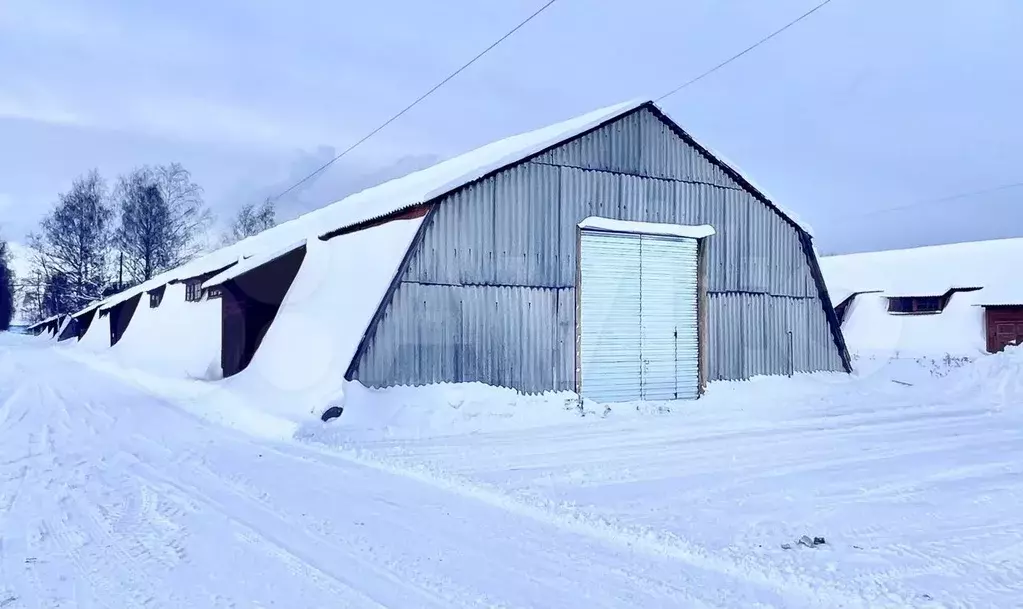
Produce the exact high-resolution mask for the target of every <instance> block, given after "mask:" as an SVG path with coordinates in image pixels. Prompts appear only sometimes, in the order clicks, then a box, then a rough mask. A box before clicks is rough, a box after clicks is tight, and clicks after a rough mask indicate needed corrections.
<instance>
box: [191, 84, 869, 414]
mask: <svg viewBox="0 0 1023 609" xmlns="http://www.w3.org/2000/svg"><path fill="white" fill-rule="evenodd" d="M296 223H297V224H296ZM289 224H291V225H292V226H291V227H290V228H289V225H288V224H285V225H282V226H280V227H277V228H275V229H271V230H270V231H267V232H268V233H273V232H275V231H279V232H287V233H289V234H290V235H291V236H292V237H294V238H295V239H296V240H295V241H294V242H293V243H292V244H290V245H285V246H280V247H278V248H277V249H273V250H270V249H267V250H265V251H264V252H262V253H261V254H256V255H253V256H251V257H250V258H248V259H246V260H244V261H242V262H240V263H239V264H238V265H236V266H234V267H231V268H229V269H227V270H226V271H225V272H223V273H221V274H220V275H218V276H216V277H213V278H211V279H210V280H209V281H207V282H206V283H205V284H204V288H205V289H214V288H218V287H220V288H222V291H223V294H224V295H225V297H224V299H223V307H224V308H223V328H224V335H223V336H224V341H223V348H224V354H223V358H224V360H223V361H224V362H225V366H224V368H225V372H228V371H229V370H230V371H231V372H234V371H235V370H236V369H238V370H240V369H241V368H247V369H246V374H248V375H250V376H253V375H254V376H257V377H260V378H263V379H264V380H269V382H270V384H271V385H274V386H277V387H282V386H283V387H290V388H294V389H296V390H302V389H305V388H307V387H309V386H314V385H322V384H331V383H334V382H335V381H336V382H337V383H339V382H340V380H341V377H342V376H343V377H344V378H346V379H348V380H353V381H360V382H361V383H363V384H365V385H368V386H389V385H399V384H409V385H418V384H427V383H437V382H468V381H481V382H484V383H489V384H493V385H499V386H506V387H512V388H515V389H518V390H521V391H525V392H541V391H548V390H579V391H580V392H581V393H582V394H583V395H585V396H588V397H593V398H597V399H601V400H605V401H614V400H630V399H675V398H692V397H696V396H697V395H698V394H699V392H700V390H701V388H702V386H703V385H704V383H705V382H706V381H708V380H718V379H745V378H749V377H751V376H753V375H759V374H789V373H792V372H802V371H818V370H835V371H842V370H848V366H849V362H848V355H847V353H846V350H845V346H844V341H843V338H842V335H841V331H840V329H839V324H838V320H837V318H836V317H835V315H834V311H833V309H832V307H831V303H830V300H829V297H828V294H827V290H826V288H825V284H824V281H823V277H822V275H821V272H820V269H819V267H818V264H817V259H816V257H815V254H814V248H813V245H812V240H811V236H810V234H809V233H808V231H807V230H806V228H805V227H804V226H803V225H801V224H800V223H799V222H798V221H797V220H796V219H795V218H794V217H793V216H792V215H790V214H788V213H786V212H785V211H783V210H782V209H780V208H779V207H778V206H777V205H776V204H775V203H774V202H772V201H771V200H769V199H768V198H767V197H766V196H764V194H762V192H761V191H759V190H757V189H756V188H755V187H754V186H753V185H752V184H750V182H749V181H747V180H746V179H745V178H744V177H743V176H742V175H740V174H739V173H738V172H737V171H736V170H734V169H733V168H732V167H730V166H729V165H726V164H725V163H724V162H723V161H722V160H720V159H719V158H718V157H716V156H714V155H713V154H712V153H710V152H709V151H708V150H707V149H706V148H704V147H702V146H701V145H699V144H698V143H697V142H696V141H695V140H693V138H692V137H690V136H689V135H688V134H687V133H685V132H684V131H683V130H682V129H681V128H680V127H679V126H678V125H677V124H676V123H674V122H673V121H672V120H671V119H670V118H668V117H667V116H666V115H665V114H664V113H663V112H662V111H661V110H660V109H659V108H658V107H657V106H656V105H655V104H653V103H652V102H632V103H627V104H621V105H618V106H614V107H611V108H606V109H603V110H599V111H596V112H593V113H590V114H587V115H585V116H582V117H579V118H577V119H573V120H570V121H567V122H564V123H561V124H557V125H554V126H552V127H548V128H545V129H541V130H539V131H535V132H531V133H526V134H523V135H519V136H515V137H512V138H509V139H507V140H503V141H500V142H497V143H494V144H490V145H488V146H484V147H483V148H480V149H478V150H475V151H473V152H470V153H467V154H465V155H462V156H459V157H455V158H453V159H450V160H448V161H445V162H442V163H440V164H438V165H436V166H434V167H431V168H428V169H425V170H423V171H419V172H416V173H413V174H410V175H408V176H406V177H404V178H400V179H397V180H393V181H391V182H387V183H385V184H382V185H380V186H377V187H374V188H370V189H368V190H366V191H363V192H360V193H357V194H355V195H352V196H350V197H348V198H346V199H344V200H342V201H340V202H338V203H335V204H333V205H331V206H328V207H326V208H324V209H322V210H319V211H317V212H313V213H312V214H308V215H307V216H303V217H302V218H299V219H298V220H296V221H295V223H289ZM296 226H301V227H304V231H305V234H303V235H300V234H298V233H300V232H301V231H296V230H295V227H296ZM300 236H301V237H303V238H302V239H298V237H300ZM269 241H275V242H277V243H279V242H280V241H281V239H274V240H268V242H269ZM299 249H301V251H302V256H301V257H302V260H301V261H300V264H295V263H294V261H293V262H292V263H291V264H287V263H286V260H287V257H288V256H289V254H290V253H291V252H294V251H298V250H299ZM271 265H276V266H277V267H278V269H277V270H276V271H273V272H271V271H269V270H268V267H269V266H271ZM258 273H263V274H264V275H265V276H266V277H271V276H273V277H274V279H272V280H271V279H265V280H255V279H254V277H255V275H256V274H258ZM274 286H275V287H274ZM271 288H272V289H271ZM282 288H283V289H282ZM259 292H264V293H259ZM246 315H251V316H252V318H251V319H249V320H247V321H246V320H245V319H244V318H245V316H246ZM271 320H272V323H269V322H270V321H271ZM246 362H248V366H246V365H245V364H246Z"/></svg>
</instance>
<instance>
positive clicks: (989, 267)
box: [821, 239, 1023, 356]
mask: <svg viewBox="0 0 1023 609" xmlns="http://www.w3.org/2000/svg"><path fill="white" fill-rule="evenodd" d="M1020 260H1023V239H1000V240H993V241H978V242H971V243H955V244H949V245H938V246H929V247H919V248H913V249H905V250H892V251H883V252H868V253H863V254H849V255H844V256H829V257H825V258H822V259H821V267H822V269H823V271H824V276H825V278H826V279H827V282H828V289H829V292H830V293H831V295H832V298H833V301H834V302H835V311H836V314H837V315H838V317H839V319H840V321H841V322H842V327H843V333H844V334H845V336H846V339H847V341H848V343H849V347H850V349H852V350H853V351H854V352H857V351H864V352H872V351H875V352H879V351H892V352H894V351H899V352H903V353H906V354H913V355H925V354H927V355H942V354H946V353H947V354H951V355H963V356H968V355H973V354H977V353H983V352H989V353H995V352H998V351H1001V350H1002V349H1004V348H1005V347H1006V346H1008V345H1014V344H1023V282H1020V281H1018V280H1017V279H1016V277H1017V276H1018V275H1019V270H1018V268H1016V267H1017V266H1018V265H1019V261H1020Z"/></svg>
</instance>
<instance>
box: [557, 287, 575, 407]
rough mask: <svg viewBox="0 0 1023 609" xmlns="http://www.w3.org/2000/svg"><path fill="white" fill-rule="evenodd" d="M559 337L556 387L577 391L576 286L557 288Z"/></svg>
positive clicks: (559, 389) (560, 389)
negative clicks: (565, 288) (563, 288)
mask: <svg viewBox="0 0 1023 609" xmlns="http://www.w3.org/2000/svg"><path fill="white" fill-rule="evenodd" d="M556 298H557V303H556V305H555V306H557V309H558V338H557V343H556V345H555V349H556V352H555V354H554V366H555V367H554V389H556V390H558V391H575V372H576V371H575V366H576V361H575V313H576V310H575V288H570V289H567V290H557V292H556Z"/></svg>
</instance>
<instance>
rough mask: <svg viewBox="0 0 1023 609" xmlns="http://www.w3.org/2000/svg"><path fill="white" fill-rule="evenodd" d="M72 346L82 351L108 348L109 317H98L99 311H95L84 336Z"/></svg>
mask: <svg viewBox="0 0 1023 609" xmlns="http://www.w3.org/2000/svg"><path fill="white" fill-rule="evenodd" d="M72 340H73V339H72ZM72 344H73V345H74V346H76V347H77V348H78V349H81V350H83V351H102V350H104V349H106V348H108V347H110V316H109V315H105V316H103V317H100V315H99V311H96V312H95V313H94V314H93V316H92V323H90V324H89V329H88V330H87V331H86V332H85V335H84V336H82V339H81V340H80V341H78V342H77V343H72Z"/></svg>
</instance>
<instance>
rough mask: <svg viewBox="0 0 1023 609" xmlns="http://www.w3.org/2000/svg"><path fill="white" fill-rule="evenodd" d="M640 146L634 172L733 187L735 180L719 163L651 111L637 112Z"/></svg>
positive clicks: (654, 176) (653, 176)
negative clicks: (714, 161) (637, 162)
mask: <svg viewBox="0 0 1023 609" xmlns="http://www.w3.org/2000/svg"><path fill="white" fill-rule="evenodd" d="M635 116H636V119H637V126H638V128H639V131H640V140H641V141H642V142H643V146H642V148H641V149H640V163H639V168H640V170H639V171H638V172H636V173H639V174H641V175H645V176H649V177H652V178H666V179H670V180H679V181H685V182H702V183H704V184H713V185H716V186H724V187H731V188H734V187H735V186H736V185H735V182H734V181H733V180H732V179H731V178H730V177H729V176H728V174H726V173H725V172H724V171H723V170H722V169H721V168H720V167H719V166H717V165H715V164H714V163H712V162H710V161H709V160H708V159H707V157H705V156H703V155H702V154H700V152H699V151H698V150H696V149H695V148H693V147H692V146H690V145H689V144H688V143H686V142H685V141H684V140H682V138H680V137H678V136H677V135H676V134H675V132H674V131H673V130H672V128H671V126H669V125H667V124H666V123H664V122H663V121H662V120H660V119H659V118H658V117H657V116H655V115H654V113H653V112H650V111H648V110H644V111H642V112H638V113H636V115H635Z"/></svg>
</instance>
